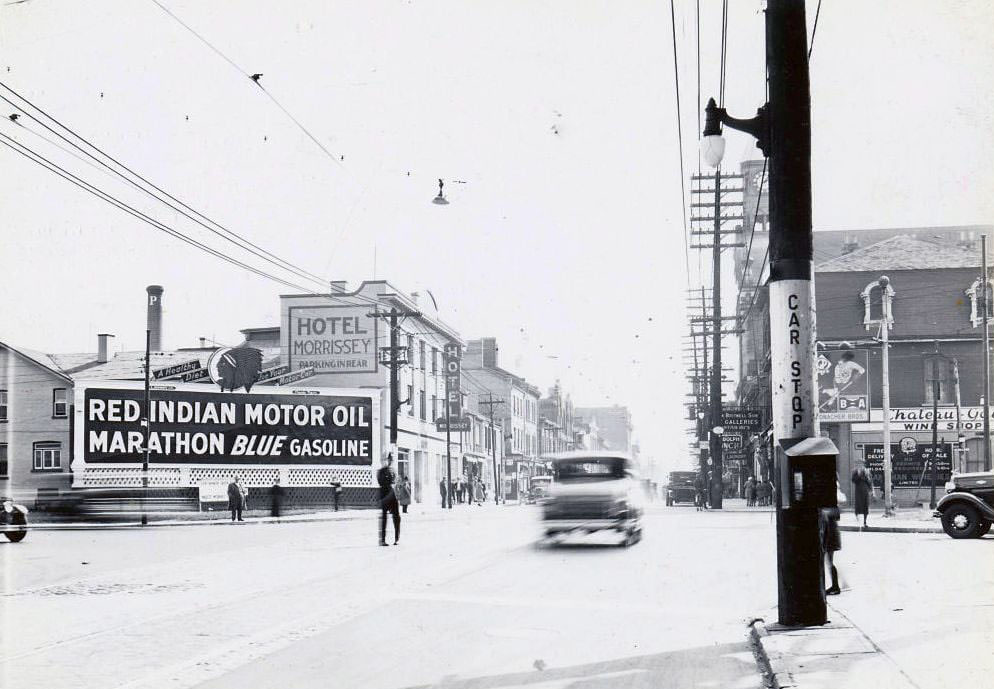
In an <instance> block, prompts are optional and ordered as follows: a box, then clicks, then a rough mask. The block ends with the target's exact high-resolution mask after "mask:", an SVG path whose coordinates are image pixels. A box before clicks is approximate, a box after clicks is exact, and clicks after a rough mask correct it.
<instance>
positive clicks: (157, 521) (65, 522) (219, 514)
mask: <svg viewBox="0 0 994 689" xmlns="http://www.w3.org/2000/svg"><path fill="white" fill-rule="evenodd" d="M504 506H505V505H503V504H501V505H500V507H501V508H503V507H504ZM516 506H517V504H516V503H508V504H507V507H516ZM468 509H472V510H474V511H482V510H485V509H490V510H493V509H497V506H496V505H494V503H492V502H490V503H485V504H483V505H481V506H479V507H477V506H476V505H475V504H474V505H461V504H457V505H454V506H453V508H452V512H451V513H452V514H456V513H458V512H460V511H461V510H468ZM407 510H408V511H407V514H402V515H401V516H402V517H406V516H408V515H412V516H428V517H436V518H440V517H442V516H444V515H445V514H446V513H448V512H449V511H448V510H446V509H444V508H443V507H441V506H440V505H425V504H412V505H410V506H409V507H408V508H407ZM377 514H378V512H377V510H376V508H375V507H348V508H342V509H339V510H337V511H335V510H327V509H326V510H316V511H310V512H307V511H294V512H293V513H287V514H284V515H283V516H280V517H273V516H271V515H270V514H269V510H249V511H247V512H245V514H244V521H243V522H232V521H231V513H230V512H229V511H228V510H213V511H204V512H192V511H191V512H154V513H150V514H149V515H148V523H147V524H145V525H144V526H143V525H142V523H141V515H140V514H139V513H136V512H122V513H121V514H120V515H119V518H118V515H108V517H107V518H105V519H103V520H91V521H72V520H70V519H69V518H64V519H60V520H59V521H39V518H40V519H42V520H43V519H45V518H46V517H49V518H50V516H49V515H46V514H45V513H44V512H32V513H30V514H29V515H28V520H29V521H28V529H29V530H31V531H74V530H89V529H132V528H146V529H147V528H151V527H163V526H232V527H236V526H239V525H240V524H286V523H301V522H334V521H354V520H358V519H374V518H376V517H377Z"/></svg>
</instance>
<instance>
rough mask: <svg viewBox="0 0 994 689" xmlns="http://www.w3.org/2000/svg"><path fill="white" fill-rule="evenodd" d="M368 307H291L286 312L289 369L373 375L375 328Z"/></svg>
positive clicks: (375, 320) (374, 369) (321, 372)
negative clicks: (311, 369)
mask: <svg viewBox="0 0 994 689" xmlns="http://www.w3.org/2000/svg"><path fill="white" fill-rule="evenodd" d="M372 308H373V307H371V306H361V305H360V306H341V305H331V304H326V305H318V306H291V307H289V308H288V309H287V316H288V317H287V332H286V333H284V335H283V336H284V337H285V338H286V342H287V361H288V364H289V366H290V368H291V369H293V370H297V369H301V368H309V367H310V368H313V369H314V373H315V375H322V374H325V373H375V372H376V365H377V361H376V353H377V347H376V325H377V319H376V318H375V317H373V316H371V315H370V312H371V311H372Z"/></svg>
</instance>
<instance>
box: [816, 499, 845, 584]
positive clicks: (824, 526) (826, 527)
mask: <svg viewBox="0 0 994 689" xmlns="http://www.w3.org/2000/svg"><path fill="white" fill-rule="evenodd" d="M835 486H836V493H837V494H838V497H839V498H840V499H839V502H845V495H842V491H841V490H840V489H839V482H838V480H836V482H835ZM840 516H841V513H840V512H839V508H838V507H823V508H822V509H820V510H818V526H819V531H820V533H821V550H822V552H823V553H825V561H826V562H827V563H828V571H829V574H830V575H831V577H832V585H831V586H829V587H828V588H827V589H825V595H826V596H837V595H839V594H840V593H841V592H842V589H840V588H839V571H838V570H837V569H836V568H835V553H836V552H838V551H840V550H842V534H840V533H839V517H840Z"/></svg>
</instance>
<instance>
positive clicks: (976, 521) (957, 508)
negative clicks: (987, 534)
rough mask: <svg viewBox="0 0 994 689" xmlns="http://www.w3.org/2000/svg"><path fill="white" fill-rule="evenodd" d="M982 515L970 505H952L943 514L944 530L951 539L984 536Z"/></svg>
mask: <svg viewBox="0 0 994 689" xmlns="http://www.w3.org/2000/svg"><path fill="white" fill-rule="evenodd" d="M982 528H983V525H982V524H981V518H980V513H979V512H978V511H977V509H976V508H975V507H972V506H970V505H962V504H961V505H951V506H950V507H948V508H947V509H946V511H945V512H943V513H942V530H943V531H945V532H946V534H947V535H948V536H950V537H951V538H979V537H980V536H981V535H983V532H982Z"/></svg>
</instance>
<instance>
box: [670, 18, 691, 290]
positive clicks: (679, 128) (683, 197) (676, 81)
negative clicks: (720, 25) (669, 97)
mask: <svg viewBox="0 0 994 689" xmlns="http://www.w3.org/2000/svg"><path fill="white" fill-rule="evenodd" d="M670 26H671V27H672V30H673V86H674V89H675V91H676V133H677V143H678V149H679V153H680V204H681V206H682V208H683V231H682V232H681V234H682V235H683V261H684V270H686V271H687V286H688V287H689V286H690V242H689V237H688V232H689V231H690V230H689V228H688V226H687V189H686V184H685V182H684V177H685V176H686V171H685V169H684V166H683V124H682V114H681V111H680V67H679V62H678V60H677V50H676V9H675V8H674V0H670Z"/></svg>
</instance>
